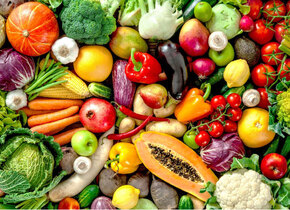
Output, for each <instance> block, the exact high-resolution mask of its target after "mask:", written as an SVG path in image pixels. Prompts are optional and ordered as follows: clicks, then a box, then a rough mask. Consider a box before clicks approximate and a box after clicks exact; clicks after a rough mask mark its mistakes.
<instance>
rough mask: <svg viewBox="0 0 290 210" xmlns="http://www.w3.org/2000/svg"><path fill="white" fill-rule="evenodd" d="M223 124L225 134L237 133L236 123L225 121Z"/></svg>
mask: <svg viewBox="0 0 290 210" xmlns="http://www.w3.org/2000/svg"><path fill="white" fill-rule="evenodd" d="M225 122H226V124H225V125H224V128H225V132H226V133H232V132H236V131H237V128H238V125H237V123H236V122H234V121H232V120H226V121H225Z"/></svg>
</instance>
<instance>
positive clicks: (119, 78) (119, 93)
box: [112, 60, 136, 108]
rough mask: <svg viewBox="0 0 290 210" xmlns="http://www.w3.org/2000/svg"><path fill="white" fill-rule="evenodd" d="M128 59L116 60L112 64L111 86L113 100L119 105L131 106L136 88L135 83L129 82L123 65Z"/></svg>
mask: <svg viewBox="0 0 290 210" xmlns="http://www.w3.org/2000/svg"><path fill="white" fill-rule="evenodd" d="M127 63H128V61H125V60H117V61H116V62H115V63H114V66H113V73H112V75H113V76H112V77H113V88H114V100H115V102H116V103H118V104H119V105H123V106H126V107H128V108H131V107H132V104H133V99H134V95H135V90H136V84H135V83H133V82H131V81H130V80H129V79H128V78H127V76H126V74H125V67H126V65H127Z"/></svg>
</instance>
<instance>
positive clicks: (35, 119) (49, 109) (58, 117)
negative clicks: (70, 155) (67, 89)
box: [21, 98, 85, 146]
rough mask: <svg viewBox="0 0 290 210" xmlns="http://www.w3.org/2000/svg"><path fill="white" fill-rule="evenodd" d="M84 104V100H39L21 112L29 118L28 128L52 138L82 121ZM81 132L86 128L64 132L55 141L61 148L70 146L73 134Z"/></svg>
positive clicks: (31, 102) (33, 101) (30, 103)
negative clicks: (80, 110) (81, 108)
mask: <svg viewBox="0 0 290 210" xmlns="http://www.w3.org/2000/svg"><path fill="white" fill-rule="evenodd" d="M82 104H83V101H82V100H72V99H48V98H37V99H34V100H32V101H30V102H29V103H28V107H24V108H22V109H21V110H23V111H24V112H25V114H26V115H27V116H28V117H29V118H28V126H29V127H30V130H31V131H33V132H38V133H42V134H45V135H49V136H51V135H55V134H57V133H59V132H61V131H62V130H64V129H65V128H66V127H67V126H69V125H72V124H74V123H76V122H79V121H80V116H79V114H78V112H79V109H80V107H81V106H82ZM79 130H85V128H84V127H81V128H73V129H71V130H68V131H66V132H62V133H60V134H58V135H55V136H54V141H55V142H58V143H59V144H60V145H61V146H62V145H65V144H68V143H69V142H70V140H71V138H72V136H73V134H74V133H76V132H77V131H79Z"/></svg>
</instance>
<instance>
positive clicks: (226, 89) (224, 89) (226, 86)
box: [220, 84, 230, 94]
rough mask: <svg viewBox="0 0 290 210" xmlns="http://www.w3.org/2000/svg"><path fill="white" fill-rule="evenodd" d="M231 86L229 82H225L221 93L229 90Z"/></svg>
mask: <svg viewBox="0 0 290 210" xmlns="http://www.w3.org/2000/svg"><path fill="white" fill-rule="evenodd" d="M229 89H230V88H229V87H228V85H227V84H225V85H224V86H223V87H222V89H221V91H220V92H221V94H224V93H225V92H227V91H228V90H229Z"/></svg>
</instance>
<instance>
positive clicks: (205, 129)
mask: <svg viewBox="0 0 290 210" xmlns="http://www.w3.org/2000/svg"><path fill="white" fill-rule="evenodd" d="M208 122H209V120H207V119H205V120H200V121H198V123H197V125H200V124H203V123H208ZM197 129H198V130H199V131H207V130H208V125H202V126H200V127H198V128H197Z"/></svg>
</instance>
